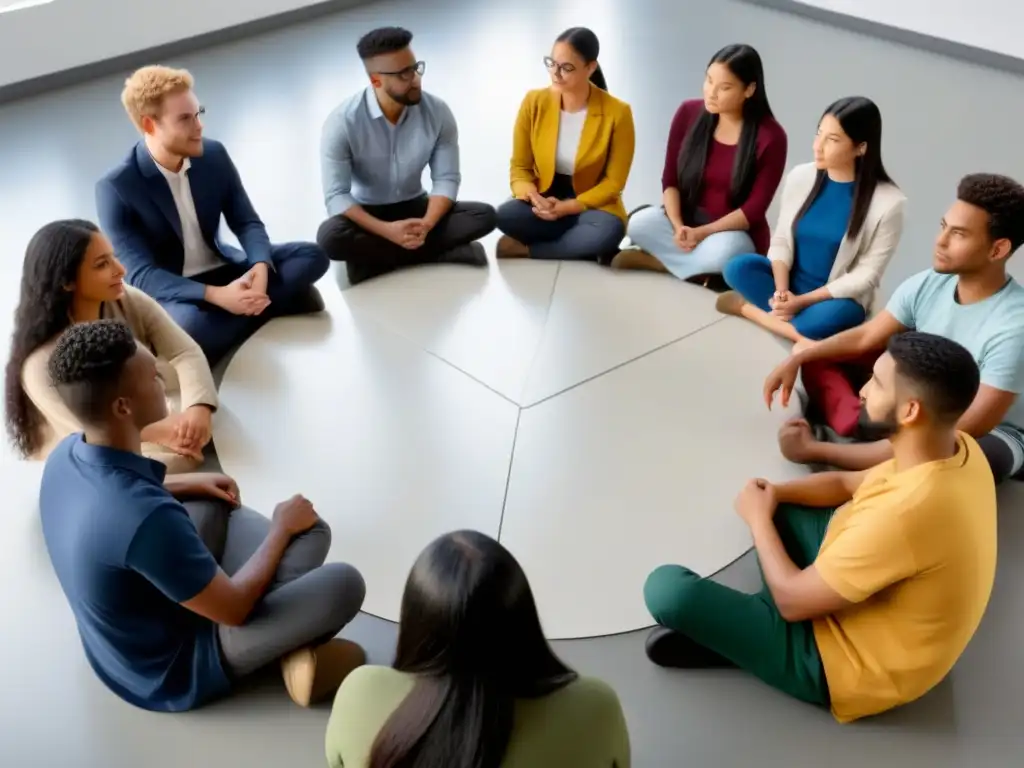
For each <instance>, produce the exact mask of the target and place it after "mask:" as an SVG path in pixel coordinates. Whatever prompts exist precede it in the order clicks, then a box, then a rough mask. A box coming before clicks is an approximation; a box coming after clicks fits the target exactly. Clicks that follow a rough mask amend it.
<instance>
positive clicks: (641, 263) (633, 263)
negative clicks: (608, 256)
mask: <svg viewBox="0 0 1024 768" xmlns="http://www.w3.org/2000/svg"><path fill="white" fill-rule="evenodd" d="M611 266H612V269H643V270H647V271H648V272H668V270H667V269H665V265H664V264H662V263H661V262H660V261H658V260H657V259H656V258H654V257H653V256H651V254H649V253H648V252H647V251H641V250H640V249H639V248H626V249H625V250H622V251H619V253H618V255H617V256H616V257H615V258H614V259H612V264H611Z"/></svg>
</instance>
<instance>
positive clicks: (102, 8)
mask: <svg viewBox="0 0 1024 768" xmlns="http://www.w3.org/2000/svg"><path fill="white" fill-rule="evenodd" d="M321 2H323V0H53V2H50V3H45V4H42V5H35V6H31V7H27V8H23V9H20V10H14V11H10V12H7V13H0V88H2V87H3V86H5V85H10V84H12V83H17V82H21V81H22V80H30V79H32V78H35V77H40V76H43V75H49V74H53V73H54V72H60V71H62V70H65V69H71V68H73V67H79V66H82V65H84V64H92V63H95V62H97V61H103V60H104V59H110V58H114V57H116V56H123V55H125V54H128V53H134V52H135V51H141V50H145V49H147V48H152V47H154V46H158V45H165V44H167V43H173V42H176V41H178V40H184V39H186V38H189V37H194V36H196V35H202V34H205V33H207V32H215V31H217V30H220V29H225V28H227V27H233V26H235V25H237V24H244V23H246V22H250V21H255V20H257V19H262V18H265V17H267V16H273V15H275V14H278V13H285V12H287V11H294V10H297V9H299V8H303V7H306V6H314V5H320V4H321ZM353 4H354V3H353Z"/></svg>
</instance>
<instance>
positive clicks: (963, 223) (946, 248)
mask: <svg viewBox="0 0 1024 768" xmlns="http://www.w3.org/2000/svg"><path fill="white" fill-rule="evenodd" d="M1021 244H1024V187H1022V186H1021V185H1020V184H1018V183H1017V182H1016V181H1014V180H1013V179H1009V178H1007V177H1005V176H998V175H995V174H972V175H969V176H965V177H964V178H963V179H962V180H961V181H960V185H959V187H958V189H957V200H956V202H955V203H953V205H952V206H951V207H950V209H949V210H948V211H947V212H946V215H945V217H944V218H943V220H942V226H941V229H940V231H939V236H938V239H937V241H936V245H935V255H934V259H933V264H932V269H929V270H926V271H925V272H922V273H920V274H918V275H915V276H914V277H911V278H910V279H909V280H906V281H905V282H904V283H903V284H902V285H900V287H899V288H898V289H897V290H896V292H895V294H894V295H893V297H892V299H891V300H890V301H889V305H888V306H887V307H886V308H885V309H884V310H883V311H881V312H879V313H878V314H877V315H876V316H875V317H873V318H872V319H871V320H869V321H868V322H866V323H864V324H863V325H861V326H859V327H857V328H853V329H851V330H849V331H845V332H843V333H841V334H838V335H836V336H833V337H832V338H830V339H826V340H824V341H820V342H815V343H812V344H810V345H807V346H804V348H802V349H799V350H794V352H795V354H793V355H791V356H790V357H789V358H787V359H786V360H785V361H784V362H783V363H782V364H781V365H780V366H779V367H778V368H776V369H775V370H774V371H773V372H772V374H771V375H770V376H769V377H768V379H767V381H766V382H765V388H764V394H765V398H766V400H767V402H768V404H769V407H770V406H771V401H772V398H773V396H774V393H775V391H776V390H778V389H780V388H781V390H782V400H783V403H786V402H787V401H788V399H789V395H790V393H791V392H792V388H793V385H794V383H795V381H796V376H797V373H798V372H799V371H800V369H801V367H803V381H804V387H805V388H806V390H807V394H808V398H809V406H810V408H811V412H812V413H813V412H814V411H817V413H818V414H819V415H821V416H822V417H823V420H824V421H825V422H826V423H827V422H828V421H829V416H830V413H832V414H834V413H835V412H836V411H837V410H846V411H849V410H850V409H851V408H859V407H860V402H859V395H858V394H857V388H859V387H860V386H862V385H863V384H864V383H865V382H866V380H867V378H870V376H871V372H870V368H865V367H864V366H865V364H866V363H867V362H868V361H870V358H871V357H872V356H874V357H877V355H878V353H880V352H881V351H882V350H883V349H884V347H885V345H886V343H887V342H888V340H889V338H890V337H892V336H894V335H895V334H897V333H902V332H904V331H906V330H916V331H922V332H924V333H932V334H936V335H939V336H945V337H946V338H949V339H952V340H953V341H956V342H959V343H960V344H962V345H963V346H964V347H966V348H967V349H968V350H969V351H970V352H971V354H972V355H973V356H974V359H975V361H976V362H977V363H978V367H979V369H980V371H981V388H980V389H979V390H978V395H977V397H976V398H975V400H974V403H973V404H972V405H971V407H970V409H968V411H967V412H966V413H965V414H964V415H963V417H962V418H961V419H960V422H959V424H958V428H959V429H960V430H961V431H963V432H967V433H968V434H970V435H972V436H973V437H975V438H976V439H978V442H979V444H980V445H981V447H982V450H984V452H985V455H986V457H987V458H988V460H989V463H990V464H991V466H992V470H993V474H994V475H995V477H996V480H997V481H1001V480H1003V479H1005V478H1006V477H1013V476H1018V475H1020V474H1021V472H1022V470H1024V403H1022V402H1021V401H1020V398H1019V395H1020V394H1021V393H1022V392H1024V287H1022V286H1021V285H1020V284H1019V283H1017V281H1016V280H1014V279H1013V278H1012V277H1010V276H1009V275H1007V274H1006V262H1007V260H1008V259H1009V258H1010V256H1011V255H1012V254H1013V253H1014V251H1016V250H1017V248H1019V247H1020V245H1021ZM849 361H857V362H856V364H851V363H850V362H849ZM903 416H904V414H900V413H896V412H894V413H892V414H891V420H892V421H893V422H894V424H895V425H898V423H899V422H900V419H901V418H902V417H903ZM779 440H780V447H781V449H782V453H783V454H784V455H785V456H786V457H787V458H788V459H790V460H791V461H796V462H799V463H807V464H827V465H831V466H835V467H839V468H841V469H848V470H860V469H868V468H870V467H873V466H875V465H877V464H880V463H882V462H883V461H886V460H887V459H889V458H891V457H892V449H891V446H890V445H889V443H888V441H884V440H883V441H879V442H873V443H845V444H844V443H829V442H823V441H818V440H815V438H814V436H813V434H812V430H811V427H810V425H809V424H808V422H807V421H805V420H803V419H797V420H794V421H792V422H790V423H788V424H787V425H786V426H785V427H783V429H782V432H781V433H780V436H779Z"/></svg>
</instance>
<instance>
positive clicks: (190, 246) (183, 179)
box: [154, 157, 225, 277]
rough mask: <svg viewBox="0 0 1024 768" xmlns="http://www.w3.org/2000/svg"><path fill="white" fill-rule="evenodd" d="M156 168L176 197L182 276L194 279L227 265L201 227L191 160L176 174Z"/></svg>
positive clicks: (172, 194)
mask: <svg viewBox="0 0 1024 768" xmlns="http://www.w3.org/2000/svg"><path fill="white" fill-rule="evenodd" d="M154 162H156V161H155V160H154ZM156 167H157V168H159V169H160V173H162V174H163V175H164V178H165V179H167V185H168V186H169V187H170V188H171V196H172V197H173V198H174V206H175V207H176V208H177V209H178V219H179V220H180V221H181V241H182V244H183V245H184V246H185V264H184V267H183V268H182V271H181V274H182V275H183V276H184V277H192V276H193V275H198V274H201V273H203V272H209V271H210V270H211V269H216V268H217V267H220V266H222V265H223V264H224V263H225V262H224V259H222V258H221V257H220V256H219V255H218V254H217V253H216V252H215V251H214V250H213V249H212V248H211V247H210V246H209V245H207V243H206V240H205V239H204V238H203V231H202V229H201V228H200V227H199V215H198V214H197V213H196V203H195V201H194V200H193V199H192V187H191V186H190V185H189V180H188V169H189V168H191V167H192V163H191V161H190V160H189V159H188V158H187V157H186V158H185V160H184V162H183V163H182V164H181V170H180V171H178V172H177V173H175V172H174V171H169V170H167V169H166V168H164V167H163V166H162V165H160V163H156Z"/></svg>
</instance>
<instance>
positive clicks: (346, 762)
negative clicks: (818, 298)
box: [326, 666, 630, 768]
mask: <svg viewBox="0 0 1024 768" xmlns="http://www.w3.org/2000/svg"><path fill="white" fill-rule="evenodd" d="M414 682H415V677H414V675H410V674H407V673H405V672H396V671H395V670H394V669H391V668H390V667H375V666H365V667H360V668H359V669H357V670H355V671H354V672H352V673H351V674H350V675H349V676H348V677H347V678H346V679H345V682H344V683H342V686H341V688H340V689H339V690H338V694H337V696H336V697H335V699H334V709H333V710H332V712H331V719H330V721H329V722H328V723H327V739H326V744H327V763H328V764H329V765H330V766H331V768H366V765H367V763H368V761H369V757H370V748H371V747H372V746H373V742H374V739H376V738H377V733H378V732H379V731H380V729H381V728H382V727H383V726H384V723H385V721H386V720H387V719H388V718H389V717H390V716H391V713H392V712H394V711H395V709H397V707H398V705H399V704H400V703H401V702H402V700H403V699H405V697H406V696H407V695H408V694H409V692H410V691H411V690H412V687H413V684H414ZM501 765H502V768H549V767H550V768H570V766H571V768H630V762H629V733H628V732H627V730H626V719H625V717H624V716H623V714H622V707H621V706H620V705H619V697H618V696H616V695H615V691H613V690H612V689H611V687H609V686H608V685H607V684H606V683H604V682H602V681H600V680H595V679H593V678H588V677H580V678H579V679H577V680H576V681H575V682H573V683H570V684H569V685H567V686H565V687H564V688H561V689H560V690H557V691H555V692H554V693H552V694H549V695H548V696H545V697H543V698H540V699H522V700H520V701H518V702H517V703H516V710H515V723H514V725H513V727H512V737H511V738H510V739H509V743H508V749H507V750H506V751H505V759H504V760H503V761H502V763H501Z"/></svg>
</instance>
